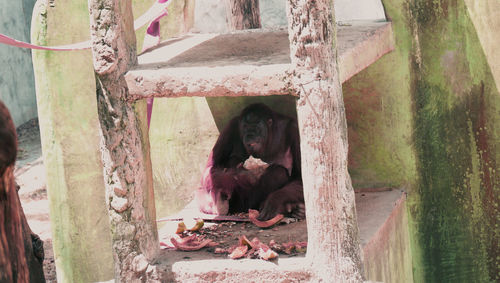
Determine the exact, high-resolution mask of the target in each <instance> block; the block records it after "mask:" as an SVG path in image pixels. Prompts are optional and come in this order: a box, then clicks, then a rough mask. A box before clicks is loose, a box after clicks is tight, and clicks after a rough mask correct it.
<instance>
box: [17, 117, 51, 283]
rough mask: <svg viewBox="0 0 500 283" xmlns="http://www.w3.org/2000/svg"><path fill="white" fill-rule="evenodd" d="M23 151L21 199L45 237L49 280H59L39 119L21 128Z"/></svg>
mask: <svg viewBox="0 0 500 283" xmlns="http://www.w3.org/2000/svg"><path fill="white" fill-rule="evenodd" d="M17 135H18V138H19V153H18V158H17V162H16V171H15V176H16V181H17V183H18V185H19V186H20V187H21V189H20V190H19V198H20V199H21V204H22V206H23V210H24V214H25V215H26V218H27V220H28V223H29V225H30V228H31V230H32V231H33V232H34V233H35V234H38V236H40V238H41V239H42V240H43V242H44V243H43V247H44V250H45V260H44V262H43V269H44V272H45V279H46V280H47V282H57V280H56V267H55V263H54V253H53V251H52V234H51V231H50V220H49V202H48V200H47V186H46V180H45V168H44V166H43V160H42V149H41V145H40V131H39V128H38V120H36V119H34V120H31V121H29V122H27V123H25V124H23V125H21V126H20V127H19V128H18V129H17Z"/></svg>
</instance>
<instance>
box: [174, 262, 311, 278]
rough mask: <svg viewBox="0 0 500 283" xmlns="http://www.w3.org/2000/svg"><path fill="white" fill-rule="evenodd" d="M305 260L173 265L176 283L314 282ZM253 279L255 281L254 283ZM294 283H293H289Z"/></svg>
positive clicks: (181, 263) (179, 263) (180, 263)
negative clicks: (287, 280) (288, 280)
mask: <svg viewBox="0 0 500 283" xmlns="http://www.w3.org/2000/svg"><path fill="white" fill-rule="evenodd" d="M308 266H309V264H308V262H307V259H305V258H294V259H291V258H287V259H280V260H278V262H276V263H274V262H268V261H263V260H251V259H244V260H203V261H189V262H186V261H185V262H177V263H174V264H173V265H172V272H173V274H174V277H175V280H176V282H282V281H283V280H284V279H285V278H288V279H293V282H312V281H311V279H312V274H311V273H310V271H308V270H307V267H308ZM252 279H253V280H254V281H252ZM290 282H292V281H290Z"/></svg>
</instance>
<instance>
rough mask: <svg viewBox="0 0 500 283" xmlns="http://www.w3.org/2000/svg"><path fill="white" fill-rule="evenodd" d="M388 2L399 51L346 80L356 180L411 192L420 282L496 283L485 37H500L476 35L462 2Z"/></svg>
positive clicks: (495, 109)
mask: <svg viewBox="0 0 500 283" xmlns="http://www.w3.org/2000/svg"><path fill="white" fill-rule="evenodd" d="M487 2H488V1H485V2H483V3H484V5H488V4H487ZM383 3H384V6H385V9H386V12H387V15H388V17H389V18H390V19H391V20H392V21H393V28H394V36H395V40H396V50H395V51H394V52H392V53H391V54H388V55H385V56H384V57H383V58H381V59H380V60H379V61H378V62H377V63H375V64H373V65H372V66H370V67H369V68H368V69H366V70H365V71H363V72H361V73H360V74H358V75H357V76H356V77H354V78H353V79H351V80H350V81H349V82H347V83H345V84H344V96H345V102H346V110H347V115H348V117H347V119H348V124H349V130H350V131H349V143H350V160H349V161H350V171H351V174H352V177H353V181H354V184H355V186H358V187H364V186H385V185H392V186H403V187H405V188H406V190H407V191H408V193H409V194H408V209H409V215H410V219H409V222H410V231H411V246H412V259H413V269H414V270H413V272H414V280H415V282H450V281H458V282H494V281H498V280H500V274H499V268H500V248H499V243H498V242H499V240H498V239H500V226H499V225H500V224H499V219H500V212H499V211H500V210H499V209H500V208H499V206H500V199H499V197H500V175H499V173H498V172H499V165H498V162H499V161H498V160H499V158H500V126H499V125H500V94H499V91H498V88H497V86H496V84H495V80H494V78H493V75H492V72H491V68H490V65H491V64H495V63H494V62H493V63H492V62H488V61H487V58H491V56H489V57H486V56H485V51H484V50H485V48H484V46H483V45H484V44H485V43H484V42H485V40H490V41H489V42H487V44H488V45H498V43H499V40H500V38H498V37H496V38H491V37H489V39H484V37H483V39H482V42H481V41H480V40H479V38H478V34H477V32H476V29H475V26H474V24H473V22H472V21H471V19H470V16H469V13H468V10H467V6H466V5H465V3H464V1H463V0H459V1H453V0H419V1H409V0H385V1H383ZM475 5H481V4H478V3H477V2H476V3H475ZM479 8H480V7H479ZM479 8H478V7H477V6H476V7H475V10H476V11H477V10H481V9H479ZM482 11H484V9H482ZM494 15H495V13H493V12H492V13H491V14H482V15H481V16H482V17H486V18H487V17H492V16H494ZM486 21H488V20H486ZM489 22H494V21H493V20H491V21H489ZM491 28H492V29H495V28H496V29H498V28H500V27H491ZM479 32H484V30H483V31H481V30H480V31H479ZM485 38H488V37H485ZM497 64H498V63H497Z"/></svg>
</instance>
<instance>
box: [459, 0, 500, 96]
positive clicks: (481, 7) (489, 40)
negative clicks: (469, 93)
mask: <svg viewBox="0 0 500 283" xmlns="http://www.w3.org/2000/svg"><path fill="white" fill-rule="evenodd" d="M465 3H466V5H467V10H468V12H469V15H470V18H471V20H472V23H473V24H474V27H475V28H476V32H477V36H478V37H479V41H480V42H481V46H482V47H483V50H484V54H485V55H486V59H487V60H488V65H489V66H490V68H491V72H492V74H493V78H494V79H495V82H496V85H497V89H500V63H499V62H500V52H498V31H499V30H500V1H498V0H482V1H474V0H465Z"/></svg>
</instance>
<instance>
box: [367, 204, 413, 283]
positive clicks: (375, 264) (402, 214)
mask: <svg viewBox="0 0 500 283" xmlns="http://www.w3.org/2000/svg"><path fill="white" fill-rule="evenodd" d="M363 267H364V271H365V278H366V279H367V280H372V281H375V282H385V283H391V282H394V283H399V282H414V280H413V261H412V255H411V250H410V234H409V231H408V210H407V206H406V196H405V195H403V196H402V197H401V198H400V199H399V200H398V202H397V203H396V204H395V206H394V209H393V211H392V213H391V215H389V217H388V218H387V220H386V221H385V223H384V224H383V225H382V226H381V227H380V229H379V230H378V231H377V233H376V234H375V235H373V237H372V238H371V239H370V241H369V242H368V243H367V244H366V245H365V246H364V247H363Z"/></svg>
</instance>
